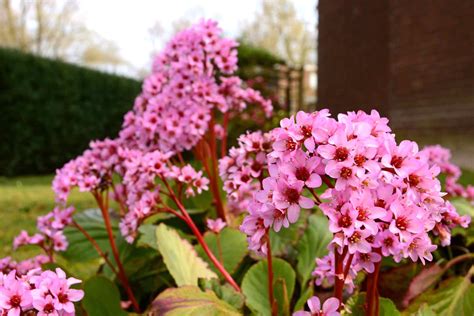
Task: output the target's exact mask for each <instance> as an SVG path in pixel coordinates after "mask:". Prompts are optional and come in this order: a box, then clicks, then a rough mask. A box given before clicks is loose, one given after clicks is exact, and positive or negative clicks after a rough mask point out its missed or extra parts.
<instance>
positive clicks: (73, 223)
mask: <svg viewBox="0 0 474 316" xmlns="http://www.w3.org/2000/svg"><path fill="white" fill-rule="evenodd" d="M72 225H73V226H74V227H76V228H77V229H78V230H79V231H80V232H81V233H82V234H83V235H84V237H86V238H87V240H89V242H90V243H91V244H92V246H93V247H94V248H95V250H96V251H97V253H98V254H99V256H101V257H102V258H104V260H105V263H107V265H108V266H109V267H110V269H111V270H112V272H113V273H114V274H115V275H116V276H117V277H119V274H118V271H117V269H115V267H114V265H113V264H112V262H110V260H109V258H108V256H107V255H106V254H105V253H104V252H103V251H102V249H101V248H100V246H99V244H98V243H97V242H96V241H95V239H94V238H93V237H92V236H91V235H89V233H88V232H87V231H86V230H85V229H84V227H82V226H81V225H79V224H78V223H77V222H76V221H74V220H73V221H72Z"/></svg>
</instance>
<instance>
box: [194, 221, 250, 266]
mask: <svg viewBox="0 0 474 316" xmlns="http://www.w3.org/2000/svg"><path fill="white" fill-rule="evenodd" d="M204 240H205V241H206V244H207V245H208V246H209V248H210V249H211V251H212V253H213V254H214V255H215V256H216V258H217V259H218V260H219V261H221V262H223V263H224V267H225V269H226V270H227V271H228V272H229V273H234V272H235V270H236V268H237V266H238V265H239V263H240V262H241V261H242V260H243V259H244V257H245V256H246V255H247V252H248V247H247V241H246V238H245V235H244V234H243V233H242V232H240V231H238V230H237V229H234V228H230V227H226V228H224V229H223V230H222V231H221V232H220V233H219V234H215V233H213V232H207V233H205V234H204ZM196 250H197V252H198V254H199V256H200V257H201V258H204V259H205V260H206V261H207V262H208V263H209V266H210V267H211V269H212V270H213V271H214V272H216V273H218V270H217V269H216V268H215V267H214V265H212V263H211V261H210V260H209V258H208V257H207V255H206V253H205V252H204V250H203V249H202V247H201V245H197V246H196Z"/></svg>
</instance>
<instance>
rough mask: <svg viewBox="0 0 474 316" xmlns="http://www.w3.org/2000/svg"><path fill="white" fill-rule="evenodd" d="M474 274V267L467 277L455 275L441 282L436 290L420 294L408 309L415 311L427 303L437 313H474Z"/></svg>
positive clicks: (454, 315)
mask: <svg viewBox="0 0 474 316" xmlns="http://www.w3.org/2000/svg"><path fill="white" fill-rule="evenodd" d="M473 274H474V267H472V268H471V269H470V270H469V272H468V274H467V275H466V276H465V277H454V278H451V279H448V280H445V281H443V282H441V284H440V285H439V287H438V288H437V289H436V290H430V291H427V292H425V293H423V294H421V295H420V296H418V297H417V298H416V299H415V301H414V302H413V303H412V304H411V305H410V306H409V307H408V309H407V310H406V311H407V312H408V313H415V312H416V311H418V310H419V309H420V306H422V305H423V304H424V303H426V304H428V306H429V307H430V308H431V309H432V310H433V311H434V312H435V313H436V314H437V315H446V316H451V315H452V316H463V315H465V316H471V315H474V303H473V302H474V286H473V285H472V283H471V277H472V275H473Z"/></svg>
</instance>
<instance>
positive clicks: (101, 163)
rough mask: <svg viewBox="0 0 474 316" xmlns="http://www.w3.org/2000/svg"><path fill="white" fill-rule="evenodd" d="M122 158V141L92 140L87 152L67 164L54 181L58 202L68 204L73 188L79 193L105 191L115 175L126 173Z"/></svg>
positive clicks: (57, 172) (57, 173)
mask: <svg viewBox="0 0 474 316" xmlns="http://www.w3.org/2000/svg"><path fill="white" fill-rule="evenodd" d="M123 160H124V158H123V157H122V156H121V155H119V142H118V141H117V140H111V139H105V140H102V141H93V142H91V143H90V148H89V149H87V150H86V151H84V153H83V154H82V155H81V156H79V157H77V158H75V159H73V160H71V161H69V162H68V163H66V164H65V165H64V166H63V167H62V168H61V169H59V170H57V171H56V177H55V178H54V180H53V191H54V193H55V196H56V200H57V202H60V203H66V202H67V198H68V196H69V194H70V192H71V190H72V188H74V187H77V188H78V189H79V191H80V192H90V191H93V190H96V189H100V188H105V187H107V186H108V185H109V182H110V181H111V178H112V173H113V172H114V171H115V172H117V173H119V174H123V172H124V171H123V167H122V165H121V164H122V162H123Z"/></svg>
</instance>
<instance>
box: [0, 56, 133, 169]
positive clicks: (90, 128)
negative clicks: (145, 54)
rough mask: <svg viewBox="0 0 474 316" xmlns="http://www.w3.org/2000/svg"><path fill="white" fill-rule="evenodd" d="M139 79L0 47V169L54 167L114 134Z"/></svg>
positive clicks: (128, 107) (131, 99)
mask: <svg viewBox="0 0 474 316" xmlns="http://www.w3.org/2000/svg"><path fill="white" fill-rule="evenodd" d="M139 92H140V82H138V81H136V80H131V79H128V78H124V77H119V76H114V75H109V74H105V73H101V72H98V71H93V70H90V69H86V68H82V67H78V66H74V65H71V64H67V63H63V62H59V61H52V60H49V59H45V58H39V57H36V56H33V55H29V54H24V53H20V52H18V51H15V50H10V49H0V174H1V175H7V176H11V175H20V174H39V173H48V172H52V171H54V170H55V169H56V168H58V167H61V166H62V165H63V164H64V163H65V162H66V161H68V160H69V159H71V158H73V157H75V156H76V155H78V154H80V153H81V152H82V151H83V150H84V149H85V148H86V147H87V145H88V143H89V141H90V140H92V139H100V138H105V137H107V136H115V135H116V134H117V132H118V130H119V128H120V125H121V123H122V118H123V115H124V114H125V112H127V111H128V110H129V109H131V107H132V105H133V100H134V98H135V97H136V95H137V94H138V93H139Z"/></svg>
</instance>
